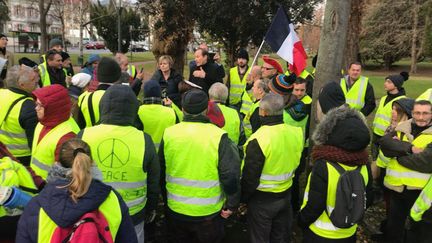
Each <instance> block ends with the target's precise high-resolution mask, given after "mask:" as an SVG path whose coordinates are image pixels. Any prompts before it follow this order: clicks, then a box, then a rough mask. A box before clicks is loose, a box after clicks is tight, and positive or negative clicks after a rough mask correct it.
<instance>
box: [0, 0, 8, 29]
mask: <svg viewBox="0 0 432 243" xmlns="http://www.w3.org/2000/svg"><path fill="white" fill-rule="evenodd" d="M8 20H9V7H8V5H7V2H6V0H0V28H1V29H0V32H3V24H4V23H5V22H6V21H8Z"/></svg>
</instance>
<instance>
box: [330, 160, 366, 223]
mask: <svg viewBox="0 0 432 243" xmlns="http://www.w3.org/2000/svg"><path fill="white" fill-rule="evenodd" d="M329 163H330V164H331V165H332V166H333V167H334V168H335V169H336V170H337V171H338V172H339V174H340V177H339V180H338V182H337V189H336V203H335V207H334V209H333V211H332V212H331V214H330V215H329V218H330V220H331V222H332V223H333V225H334V226H336V227H338V228H350V227H352V226H353V225H355V224H357V223H359V222H360V221H361V220H362V219H363V215H364V212H365V210H366V185H365V181H364V179H363V176H362V175H361V173H360V171H361V168H362V167H361V166H358V167H357V168H356V169H355V170H345V169H344V168H343V167H342V166H340V165H339V164H338V163H333V162H329ZM327 213H328V212H327Z"/></svg>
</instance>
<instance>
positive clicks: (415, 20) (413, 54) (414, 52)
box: [410, 0, 420, 73]
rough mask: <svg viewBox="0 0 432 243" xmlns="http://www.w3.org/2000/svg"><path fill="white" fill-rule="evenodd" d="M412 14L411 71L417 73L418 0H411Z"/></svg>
mask: <svg viewBox="0 0 432 243" xmlns="http://www.w3.org/2000/svg"><path fill="white" fill-rule="evenodd" d="M412 2H413V6H412V15H413V27H412V38H411V70H410V72H411V73H417V38H418V31H419V30H418V28H417V27H418V18H419V11H420V6H419V2H418V0H413V1H412Z"/></svg>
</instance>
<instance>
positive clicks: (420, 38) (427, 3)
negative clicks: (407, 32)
mask: <svg viewBox="0 0 432 243" xmlns="http://www.w3.org/2000/svg"><path fill="white" fill-rule="evenodd" d="M410 3H411V13H412V31H411V70H410V72H411V73H417V62H419V61H422V60H423V59H424V57H425V49H427V47H426V44H427V38H428V35H430V30H429V33H428V32H427V30H426V29H428V28H429V29H430V26H428V25H430V18H431V14H432V10H431V9H432V0H411V1H410Z"/></svg>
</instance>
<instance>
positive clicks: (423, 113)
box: [413, 111, 432, 116]
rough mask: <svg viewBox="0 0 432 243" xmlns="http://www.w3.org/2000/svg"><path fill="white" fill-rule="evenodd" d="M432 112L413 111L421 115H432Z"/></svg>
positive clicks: (416, 114)
mask: <svg viewBox="0 0 432 243" xmlns="http://www.w3.org/2000/svg"><path fill="white" fill-rule="evenodd" d="M430 114H432V113H431V112H419V111H415V112H413V115H414V116H421V115H423V116H427V115H430Z"/></svg>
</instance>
